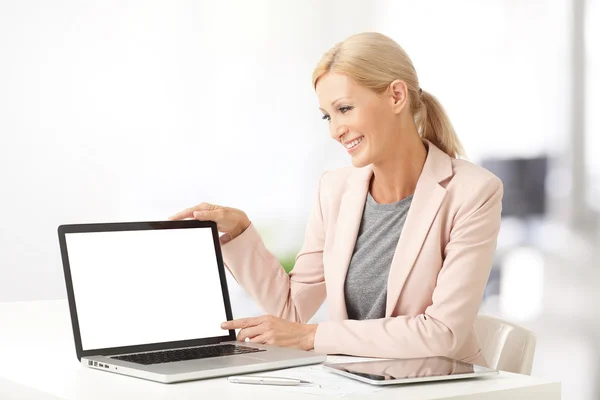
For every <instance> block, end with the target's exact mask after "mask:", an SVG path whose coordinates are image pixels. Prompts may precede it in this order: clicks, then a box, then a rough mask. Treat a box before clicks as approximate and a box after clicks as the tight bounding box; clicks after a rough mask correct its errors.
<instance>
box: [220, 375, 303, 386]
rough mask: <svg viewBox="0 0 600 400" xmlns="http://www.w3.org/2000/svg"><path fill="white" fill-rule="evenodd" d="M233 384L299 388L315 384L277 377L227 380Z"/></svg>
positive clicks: (248, 377) (244, 377) (232, 377)
mask: <svg viewBox="0 0 600 400" xmlns="http://www.w3.org/2000/svg"><path fill="white" fill-rule="evenodd" d="M227 380H229V382H231V383H245V384H248V385H277V386H299V385H313V382H309V381H304V380H302V379H295V378H282V377H276V376H230V377H229V378H227Z"/></svg>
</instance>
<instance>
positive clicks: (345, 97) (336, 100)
mask: <svg viewBox="0 0 600 400" xmlns="http://www.w3.org/2000/svg"><path fill="white" fill-rule="evenodd" d="M349 98H350V97H348V96H344V97H340V98H338V99H335V100H334V101H332V102H331V105H332V106H333V105H334V104H335V103H337V102H338V101H340V100H343V99H349ZM319 110H321V111H323V112H325V110H323V109H322V108H321V107H319Z"/></svg>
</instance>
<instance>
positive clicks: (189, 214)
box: [169, 203, 215, 220]
mask: <svg viewBox="0 0 600 400" xmlns="http://www.w3.org/2000/svg"><path fill="white" fill-rule="evenodd" d="M213 208H215V206H214V205H213V204H209V203H200V204H198V205H195V206H194V207H190V208H186V209H185V210H183V211H180V212H178V213H177V214H175V215H172V216H170V217H169V219H170V220H179V219H186V218H193V216H194V215H193V214H194V211H202V210H211V209H213Z"/></svg>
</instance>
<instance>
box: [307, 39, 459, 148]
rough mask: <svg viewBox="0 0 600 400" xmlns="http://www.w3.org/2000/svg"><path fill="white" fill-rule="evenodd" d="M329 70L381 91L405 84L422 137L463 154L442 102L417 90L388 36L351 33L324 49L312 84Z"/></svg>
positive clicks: (416, 82) (401, 53) (411, 73)
mask: <svg viewBox="0 0 600 400" xmlns="http://www.w3.org/2000/svg"><path fill="white" fill-rule="evenodd" d="M328 72H337V73H342V74H345V75H348V76H349V77H351V78H352V79H354V80H355V81H356V82H357V83H358V84H359V85H362V86H364V87H366V88H369V89H372V90H374V91H375V92H377V93H383V92H384V91H385V90H386V89H387V88H388V86H389V84H390V83H391V82H393V81H394V80H396V79H401V80H403V81H404V82H405V83H406V86H407V88H408V92H409V97H410V100H411V101H410V107H411V111H412V113H413V117H414V120H415V125H416V126H417V129H418V131H419V134H420V135H421V137H422V138H423V139H427V140H429V141H430V142H431V143H433V144H434V145H435V146H436V147H439V148H440V149H441V150H442V151H444V152H445V153H446V154H448V155H449V156H450V157H457V156H461V155H463V148H462V145H461V144H460V141H459V140H458V137H457V136H456V133H455V132H454V128H453V127H452V124H451V123H450V120H449V119H448V117H447V116H446V113H445V111H444V109H443V108H442V105H441V104H440V103H439V102H438V100H437V99H436V98H435V97H433V96H432V95H430V94H429V93H427V92H424V91H422V90H421V89H419V79H418V78H417V72H416V71H415V68H414V66H413V64H412V61H411V60H410V58H409V57H408V55H407V54H406V52H405V51H404V49H402V47H400V46H399V45H398V43H396V42H394V41H393V40H392V39H390V38H389V37H387V36H385V35H382V34H380V33H375V32H365V33H359V34H357V35H352V36H350V37H349V38H347V39H346V40H344V41H343V42H340V43H338V44H336V45H335V46H334V47H333V48H331V49H330V50H329V51H327V52H326V53H325V54H324V55H323V57H322V58H321V60H320V61H319V63H318V64H317V67H316V68H315V70H314V71H313V76H312V84H313V88H316V86H317V81H318V80H319V78H320V77H321V76H323V75H324V74H326V73H328Z"/></svg>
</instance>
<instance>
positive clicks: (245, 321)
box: [221, 317, 263, 330]
mask: <svg viewBox="0 0 600 400" xmlns="http://www.w3.org/2000/svg"><path fill="white" fill-rule="evenodd" d="M262 318H263V317H253V318H242V319H234V320H232V321H226V322H223V323H222V324H221V329H224V330H229V329H245V328H250V327H252V326H256V325H259V324H260V323H261V322H262Z"/></svg>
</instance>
